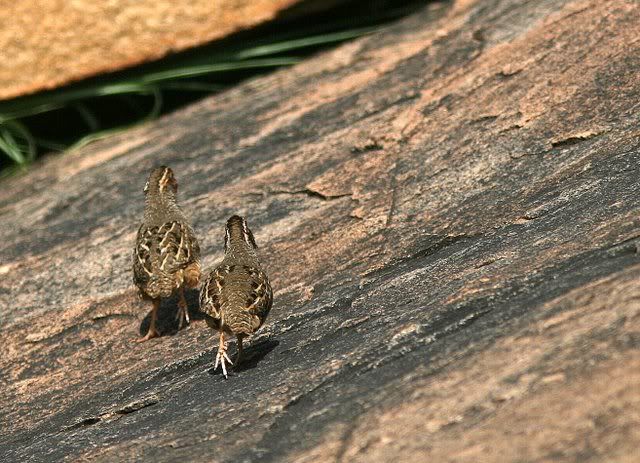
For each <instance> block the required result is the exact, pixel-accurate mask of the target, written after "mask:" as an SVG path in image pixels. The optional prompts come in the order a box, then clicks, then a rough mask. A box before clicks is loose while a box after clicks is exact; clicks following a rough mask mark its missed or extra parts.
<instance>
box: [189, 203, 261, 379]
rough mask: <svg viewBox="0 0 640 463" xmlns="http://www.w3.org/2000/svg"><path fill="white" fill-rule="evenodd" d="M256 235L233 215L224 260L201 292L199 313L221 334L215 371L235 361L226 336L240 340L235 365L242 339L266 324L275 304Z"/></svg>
mask: <svg viewBox="0 0 640 463" xmlns="http://www.w3.org/2000/svg"><path fill="white" fill-rule="evenodd" d="M257 249H258V246H257V245H256V242H255V239H254V237H253V233H251V230H249V228H248V227H247V222H246V220H245V219H244V218H242V217H239V216H237V215H234V216H233V217H231V218H230V219H229V220H228V221H227V224H226V228H225V238H224V259H223V260H222V262H221V263H220V264H219V265H218V266H217V267H215V268H214V269H213V270H212V271H211V272H210V273H209V275H208V277H207V279H206V281H205V282H204V285H203V286H202V289H201V291H200V310H202V312H204V313H205V318H206V321H207V324H208V325H209V326H210V327H211V328H213V329H215V330H217V331H218V332H219V333H220V342H219V345H218V354H217V355H216V362H215V366H214V369H217V368H218V364H219V363H220V364H221V365H222V371H223V373H224V376H225V378H226V377H227V367H226V364H225V361H226V362H229V363H230V364H232V365H233V362H232V361H231V360H230V359H229V357H228V356H227V342H226V340H225V335H235V336H236V337H237V339H238V356H237V357H236V365H238V364H239V363H240V360H241V359H242V340H243V339H244V338H246V337H248V336H251V335H252V334H254V333H255V332H256V331H257V330H258V329H259V328H260V327H261V326H262V324H263V323H264V321H265V319H266V318H267V315H268V314H269V310H271V305H272V303H273V292H272V290H271V285H270V284H269V279H268V278H267V275H266V273H265V272H264V271H263V270H262V268H261V266H260V262H259V261H258V255H257Z"/></svg>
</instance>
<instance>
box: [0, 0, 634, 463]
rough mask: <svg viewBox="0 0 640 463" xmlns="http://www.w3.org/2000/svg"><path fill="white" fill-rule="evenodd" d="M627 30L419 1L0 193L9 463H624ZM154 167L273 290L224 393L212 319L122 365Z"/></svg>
mask: <svg viewBox="0 0 640 463" xmlns="http://www.w3.org/2000/svg"><path fill="white" fill-rule="evenodd" d="M639 23H640V6H639V5H638V4H637V3H636V2H616V1H609V2H607V1H586V0H582V1H574V2H571V1H541V2H519V1H515V0H511V1H507V0H504V1H497V0H494V1H491V0H487V1H471V0H469V1H460V2H455V3H453V4H446V5H439V6H437V7H434V6H432V7H430V8H427V9H425V10H424V11H423V12H421V13H419V14H416V15H415V16H413V17H411V18H408V19H406V20H404V21H402V22H400V23H398V24H396V25H394V26H393V27H390V28H388V29H387V30H386V31H385V32H383V33H381V34H378V35H376V36H372V37H368V38H364V39H361V40H358V41H356V42H354V43H351V44H348V45H345V46H342V47H340V48H339V49H337V50H335V51H333V52H331V53H327V54H324V55H322V56H319V57H317V58H315V59H312V60H310V61H309V62H306V63H304V64H303V65H301V66H297V67H295V68H293V69H289V70H284V71H281V72H278V73H276V74H273V75H271V76H269V77H265V78H260V79H257V80H254V81H252V82H249V83H246V84H243V85H242V86H240V87H239V88H237V89H235V90H233V91H229V92H226V93H224V94H221V95H218V96H216V97H214V98H211V99H209V100H206V101H204V102H202V103H201V104H197V105H194V106H193V107H191V108H189V109H187V110H184V111H182V112H179V113H177V114H175V115H172V116H170V117H167V118H164V119H162V120H160V121H158V122H157V123H154V124H150V125H148V126H146V127H144V128H141V129H138V130H135V131H132V132H130V133H127V134H125V135H121V136H118V137H114V138H113V139H111V140H108V141H103V142H101V143H98V144H95V145H93V146H90V147H88V148H86V149H84V150H82V151H81V152H76V153H72V154H69V155H67V156H64V157H58V158H55V159H53V158H52V159H50V160H47V161H46V162H43V163H41V164H40V165H39V166H37V167H36V168H34V170H33V171H32V172H30V173H29V174H28V175H26V176H24V177H22V178H15V179H12V180H10V181H7V182H5V183H4V185H3V189H2V192H0V220H1V223H2V224H3V225H2V227H3V229H2V230H3V237H4V240H3V243H2V247H1V248H0V260H1V264H0V265H1V266H0V273H1V274H2V283H1V286H0V302H1V304H2V323H3V329H2V333H3V345H4V351H3V352H4V355H3V356H2V358H1V359H0V368H1V371H2V382H3V386H2V390H1V392H0V400H1V403H2V410H3V413H2V414H1V415H0V429H2V437H1V438H0V455H1V456H2V458H0V459H1V460H2V461H26V460H28V461H59V460H62V459H65V458H66V459H68V460H69V461H86V460H91V461H140V460H144V461H202V462H209V461H229V462H231V461H233V462H241V461H263V462H269V461H272V462H287V461H289V462H294V461H295V462H326V461H355V462H360V461H363V462H364V461H366V462H387V461H456V462H466V461H469V462H477V461H495V462H516V461H518V462H520V461H563V462H564V461H567V462H568V461H580V462H584V461H598V462H600V461H620V462H632V461H637V449H638V447H639V446H640V413H638V410H639V409H640V392H639V391H640V388H639V386H640V349H639V348H640V285H638V283H639V281H640V259H639V257H638V254H637V252H638V246H639V245H640V219H639V211H640V207H639V205H638V189H639V187H640V175H639V174H640V141H639V140H638V119H637V117H638V101H640V81H639V80H638V78H637V76H638V74H639V73H640V42H638V40H637V25H638V24H639ZM159 163H167V164H169V165H171V166H172V167H173V168H174V170H175V171H176V175H177V177H178V181H179V182H180V184H181V193H180V194H181V198H182V204H183V207H184V209H185V211H186V212H187V213H188V215H189V216H190V217H191V218H192V220H193V223H194V227H195V229H196V230H197V232H198V233H199V235H200V237H201V239H200V241H201V243H202V248H203V249H202V251H203V255H204V256H206V257H205V259H204V264H205V266H210V265H212V264H214V263H215V262H216V260H217V259H218V258H219V257H220V255H221V250H222V240H223V237H222V227H223V224H224V220H225V219H226V218H227V217H228V216H229V215H231V214H232V213H240V214H245V215H247V216H248V218H249V222H250V224H251V226H252V228H253V230H254V231H255V232H256V239H257V241H258V243H259V244H260V245H261V246H262V247H261V254H262V256H263V259H264V260H265V262H266V263H267V267H268V270H269V272H270V275H271V278H272V283H273V286H274V288H275V289H276V293H275V305H274V309H273V311H272V314H271V316H270V318H269V320H268V322H267V324H266V326H265V328H264V329H263V331H262V332H261V334H260V335H259V336H257V337H256V338H255V339H254V340H253V341H252V343H251V347H250V352H249V357H250V358H249V360H248V361H247V363H246V364H245V366H244V367H243V368H242V369H241V370H240V371H238V372H236V373H235V374H234V375H233V376H232V377H230V378H229V380H227V381H225V380H224V379H223V378H222V377H221V375H220V374H211V373H210V370H211V366H212V359H213V355H214V353H215V337H214V335H213V333H211V332H210V331H209V329H208V328H207V327H206V326H205V325H204V324H203V323H201V322H194V324H193V325H192V326H191V327H190V328H189V329H188V330H183V331H181V332H179V333H177V334H175V335H173V336H171V335H167V336H165V337H162V338H160V339H158V340H157V342H148V343H146V344H144V345H136V344H134V343H131V342H130V341H131V339H132V338H134V337H135V336H137V335H138V333H139V331H140V330H141V329H144V325H145V323H146V321H143V322H142V325H143V326H141V321H142V319H143V317H144V316H145V314H147V313H148V311H149V309H150V308H149V307H148V306H145V305H144V304H143V303H141V302H140V301H138V300H137V299H136V297H135V295H134V292H133V288H132V285H131V282H130V279H131V273H130V249H131V246H132V241H133V237H134V234H135V230H136V224H137V222H138V220H139V219H140V217H141V213H142V191H141V190H142V186H143V184H144V181H145V177H146V174H147V172H148V170H149V169H150V168H151V167H152V166H154V165H157V164H159ZM193 296H194V295H192V298H191V302H192V309H193V311H194V312H195V310H196V307H195V305H196V301H195V298H194V297H193ZM164 310H165V314H164V315H165V319H166V320H170V319H171V317H172V315H173V314H172V313H171V311H175V304H171V303H170V302H169V303H167V304H165V305H164ZM194 315H195V313H194ZM170 329H171V326H169V323H168V322H167V323H166V330H167V331H170ZM232 349H233V348H232Z"/></svg>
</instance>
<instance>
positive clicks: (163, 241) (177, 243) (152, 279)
mask: <svg viewBox="0 0 640 463" xmlns="http://www.w3.org/2000/svg"><path fill="white" fill-rule="evenodd" d="M199 258H200V247H199V245H198V242H197V240H196V238H195V236H194V234H193V231H192V230H191V229H190V227H189V226H188V225H187V224H186V223H184V222H182V221H179V220H172V221H167V222H165V223H163V224H161V225H157V224H151V225H150V224H147V223H146V222H145V223H143V224H142V226H141V227H140V229H139V230H138V235H137V239H136V246H135V249H134V256H133V274H134V283H135V284H136V286H138V288H139V289H140V290H141V292H142V293H144V294H145V295H147V296H149V297H151V298H156V297H169V296H170V295H171V293H172V292H173V291H174V290H175V289H176V288H177V287H178V286H180V284H182V278H183V277H182V270H184V269H185V268H186V267H187V266H189V265H191V264H194V263H198V262H199Z"/></svg>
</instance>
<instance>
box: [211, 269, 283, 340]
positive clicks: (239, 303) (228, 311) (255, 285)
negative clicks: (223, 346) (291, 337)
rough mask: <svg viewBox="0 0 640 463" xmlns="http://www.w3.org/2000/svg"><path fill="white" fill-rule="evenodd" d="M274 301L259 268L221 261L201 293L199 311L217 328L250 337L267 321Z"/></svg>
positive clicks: (269, 286) (267, 280)
mask: <svg viewBox="0 0 640 463" xmlns="http://www.w3.org/2000/svg"><path fill="white" fill-rule="evenodd" d="M272 302H273V294H272V290H271V285H270V283H269V279H268V278H267V275H266V274H265V273H264V271H262V270H261V269H260V268H259V267H258V266H255V265H251V264H246V263H242V264H240V263H239V264H235V263H233V262H225V261H223V262H222V263H221V264H220V265H219V266H218V267H216V268H215V269H214V270H213V271H212V272H211V273H210V274H209V278H207V281H206V282H205V285H204V287H203V290H202V292H201V304H200V306H201V309H202V310H203V312H205V313H206V314H207V315H208V316H210V317H211V318H212V319H213V322H214V323H215V327H216V328H218V329H219V328H220V326H222V327H223V329H224V330H225V331H230V332H232V333H235V334H246V335H250V334H253V333H254V332H256V331H257V330H258V329H259V328H260V326H262V323H263V322H264V320H265V319H266V317H267V315H268V314H269V311H270V310H271V305H272Z"/></svg>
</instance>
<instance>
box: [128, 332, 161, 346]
mask: <svg viewBox="0 0 640 463" xmlns="http://www.w3.org/2000/svg"><path fill="white" fill-rule="evenodd" d="M159 337H160V333H159V332H158V330H155V329H153V330H149V331H147V334H146V335H145V336H144V337H142V338H137V339H134V341H135V342H137V343H138V344H139V343H141V342H145V341H148V340H149V339H153V338H159Z"/></svg>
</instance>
